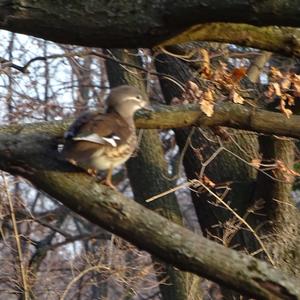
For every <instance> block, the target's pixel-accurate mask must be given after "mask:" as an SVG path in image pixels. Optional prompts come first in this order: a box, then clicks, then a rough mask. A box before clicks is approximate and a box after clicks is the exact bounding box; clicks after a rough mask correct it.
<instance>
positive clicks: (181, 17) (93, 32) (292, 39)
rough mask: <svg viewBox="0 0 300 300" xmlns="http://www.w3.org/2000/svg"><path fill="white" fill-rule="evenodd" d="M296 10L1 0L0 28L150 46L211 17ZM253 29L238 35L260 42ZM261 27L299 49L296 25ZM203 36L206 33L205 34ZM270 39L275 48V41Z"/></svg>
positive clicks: (273, 16)
mask: <svg viewBox="0 0 300 300" xmlns="http://www.w3.org/2000/svg"><path fill="white" fill-rule="evenodd" d="M299 14H300V1H299V0H294V1H291V0H290V1H287V0H267V1H249V0H243V1H238V0H226V1H218V0H209V1H207V0H193V1H192V0H189V1H174V0H172V1H170V0H164V1H161V0H152V1H147V0H141V1H137V2H135V3H131V2H126V1H111V2H107V1H104V0H99V1H93V0H88V1H84V2H82V1H71V0H69V1H58V0H55V1H53V0H43V1H35V0H27V1H20V0H2V1H0V28H2V29H6V30H10V31H13V32H19V33H24V34H28V35H34V36H37V37H41V38H44V39H48V40H52V41H55V42H60V43H66V44H78V45H84V46H95V47H103V48H111V47H119V48H136V47H152V46H154V45H157V44H159V43H161V42H163V41H164V40H166V39H168V38H171V37H174V36H176V35H177V34H178V33H180V32H182V31H185V30H187V29H189V28H190V27H192V26H193V25H199V24H204V23H211V22H226V23H227V22H234V23H247V24H252V25H259V26H263V25H276V26H280V25H281V26H299V25H300V19H299ZM217 26H219V25H217ZM223 26H224V30H221V33H222V34H221V36H223V37H224V36H225V35H224V33H225V32H226V27H225V25H224V24H223V25H222V26H221V27H222V28H223ZM219 27H220V26H219ZM196 28H197V27H192V29H191V30H192V31H193V33H195V31H199V32H200V34H201V32H202V33H203V29H204V28H205V27H202V28H201V27H200V28H198V29H199V30H198V29H197V30H196ZM248 29H249V28H248ZM253 31H255V32H257V33H258V32H259V31H260V30H259V28H256V29H255V30H254V28H252V29H251V30H249V33H248V34H249V36H247V37H244V38H241V39H239V41H240V42H241V43H242V44H245V45H248V46H252V47H259V46H257V43H256V41H257V38H258V36H256V37H254V36H251V35H252V32H253ZM265 31H267V34H268V35H271V36H272V37H274V35H275V36H276V34H277V37H278V39H279V40H280V41H278V44H280V46H279V50H278V51H285V52H286V53H293V54H297V55H299V51H298V50H299V33H298V31H297V30H296V31H293V30H290V31H289V33H288V34H286V32H280V29H278V28H277V29H264V32H265ZM204 32H210V31H209V30H204ZM186 36H187V35H185V37H186ZM260 36H261V35H260ZM191 38H194V37H192V36H190V37H189V38H188V39H189V40H191ZM198 38H199V37H198ZM205 38H206V39H207V38H209V36H207V35H206V37H205ZM263 40H265V38H264V37H263ZM271 40H272V39H271ZM239 41H238V40H237V41H236V42H239ZM272 45H273V46H274V47H275V48H276V43H272ZM284 45H285V46H286V50H284ZM264 46H265V47H269V45H268V43H264ZM294 48H295V49H296V50H295V51H294V50H293V49H294ZM297 49H298V50H297Z"/></svg>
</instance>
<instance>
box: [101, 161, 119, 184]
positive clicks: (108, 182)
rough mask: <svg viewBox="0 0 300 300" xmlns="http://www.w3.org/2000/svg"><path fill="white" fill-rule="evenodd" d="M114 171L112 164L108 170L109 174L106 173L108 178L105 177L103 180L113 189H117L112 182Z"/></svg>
mask: <svg viewBox="0 0 300 300" xmlns="http://www.w3.org/2000/svg"><path fill="white" fill-rule="evenodd" d="M112 171H113V168H112V166H111V167H110V168H109V169H108V172H107V175H106V178H105V179H104V181H103V184H105V185H107V186H109V187H110V188H112V189H113V190H117V188H116V187H115V186H114V185H113V183H112Z"/></svg>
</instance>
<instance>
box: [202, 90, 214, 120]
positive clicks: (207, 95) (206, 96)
mask: <svg viewBox="0 0 300 300" xmlns="http://www.w3.org/2000/svg"><path fill="white" fill-rule="evenodd" d="M200 109H201V110H202V111H203V112H204V113H205V114H206V115H207V116H208V117H211V116H212V115H213V113H214V97H213V93H212V91H211V90H207V91H206V92H204V93H203V95H202V100H201V102H200Z"/></svg>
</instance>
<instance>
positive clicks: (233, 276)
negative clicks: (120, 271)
mask: <svg viewBox="0 0 300 300" xmlns="http://www.w3.org/2000/svg"><path fill="white" fill-rule="evenodd" d="M60 131H61V129H60V127H59V126H57V125H55V123H54V124H53V125H52V126H50V127H49V126H47V124H46V123H42V124H40V126H39V127H38V129H37V130H36V129H35V128H34V126H32V125H23V126H13V125H12V126H7V127H5V128H1V129H0V168H1V169H3V170H5V171H7V172H10V173H12V174H15V175H20V176H23V177H24V178H26V179H28V180H29V181H30V182H32V183H33V184H34V185H35V186H36V187H37V188H38V189H40V190H42V191H44V192H45V193H47V194H49V195H50V196H52V197H55V198H56V199H58V200H59V201H61V202H62V203H63V204H64V205H66V206H67V207H69V208H70V209H72V210H73V211H75V212H76V213H78V214H80V215H82V216H84V217H85V218H87V219H88V220H90V221H91V222H93V223H95V224H98V225H99V226H101V227H103V228H105V229H107V230H109V231H111V232H113V233H115V234H117V235H119V236H121V237H123V238H124V239H126V240H128V241H130V242H132V243H133V244H134V245H136V246H138V247H140V248H142V249H144V250H147V251H148V252H149V253H151V254H153V255H155V256H157V257H159V258H160V259H162V260H164V261H166V262H168V263H171V264H173V265H174V266H176V267H178V268H180V269H182V270H186V271H189V272H193V273H195V274H198V275H200V276H204V277H206V278H209V279H211V280H214V281H216V282H219V283H222V284H224V285H226V286H228V287H231V288H234V289H236V290H238V291H240V292H242V293H244V294H247V295H250V296H253V297H256V298H257V299H275V300H276V299H300V288H299V286H298V281H297V280H296V279H292V278H291V277H290V276H287V275H285V274H284V273H283V272H281V271H278V270H275V269H273V268H271V267H270V266H269V265H268V264H266V263H265V262H262V261H258V260H256V259H254V258H253V257H251V256H247V255H245V254H243V253H240V252H236V251H234V250H231V249H227V248H225V247H223V246H221V245H219V244H216V243H214V242H212V241H209V240H207V239H205V238H203V237H201V236H199V235H197V234H195V233H193V232H191V231H189V230H188V229H186V228H183V227H181V226H179V225H177V224H174V223H172V222H170V221H168V220H167V219H165V218H163V217H162V216H160V215H158V214H156V213H155V212H153V211H151V210H148V209H146V208H145V207H143V206H142V205H139V204H138V203H136V202H134V201H131V200H129V199H126V198H125V197H124V196H122V195H121V194H119V193H117V192H114V191H112V190H111V189H109V188H107V187H105V186H102V185H100V184H98V183H96V182H95V181H94V180H93V179H92V178H91V177H90V176H88V175H85V174H84V173H83V172H79V170H78V169H77V168H75V167H73V166H71V165H69V164H68V163H66V162H64V161H61V160H60V158H59V155H58V153H57V151H56V145H57V142H58V136H59V133H60Z"/></svg>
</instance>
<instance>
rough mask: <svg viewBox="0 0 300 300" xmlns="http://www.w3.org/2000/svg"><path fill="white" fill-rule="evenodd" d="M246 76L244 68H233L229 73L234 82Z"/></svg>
mask: <svg viewBox="0 0 300 300" xmlns="http://www.w3.org/2000/svg"><path fill="white" fill-rule="evenodd" d="M246 74H247V69H246V68H235V69H233V70H232V72H231V79H232V81H234V82H239V81H240V80H241V79H242V78H243V77H245V76H246Z"/></svg>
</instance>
